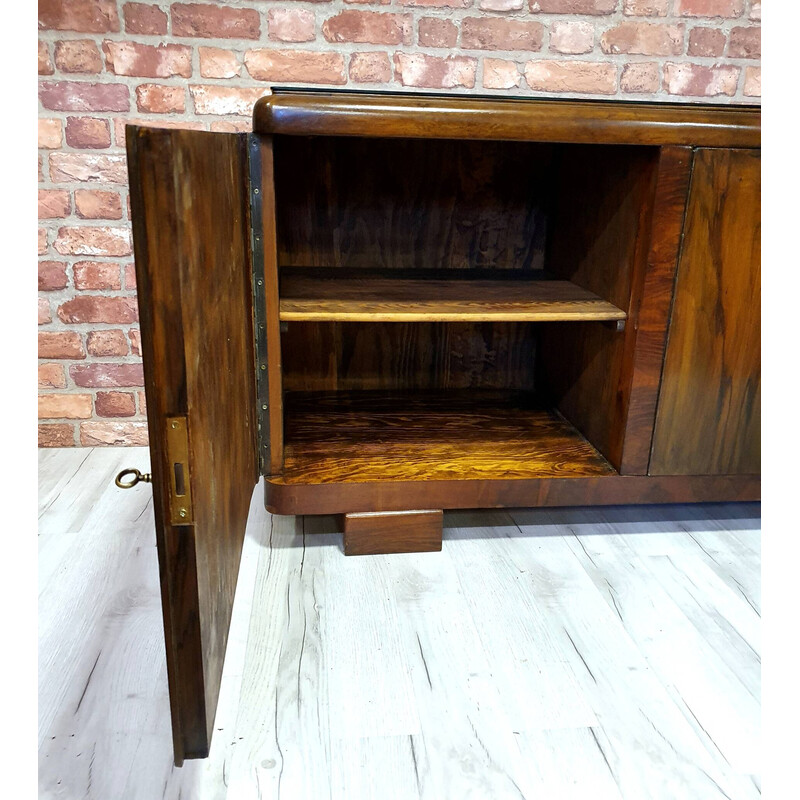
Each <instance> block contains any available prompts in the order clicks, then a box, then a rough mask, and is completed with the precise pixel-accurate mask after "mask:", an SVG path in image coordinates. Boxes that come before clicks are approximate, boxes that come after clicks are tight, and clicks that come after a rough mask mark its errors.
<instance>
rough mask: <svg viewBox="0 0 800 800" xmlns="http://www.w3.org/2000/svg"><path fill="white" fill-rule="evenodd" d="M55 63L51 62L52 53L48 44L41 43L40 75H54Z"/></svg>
mask: <svg viewBox="0 0 800 800" xmlns="http://www.w3.org/2000/svg"><path fill="white" fill-rule="evenodd" d="M53 72H55V70H54V69H53V62H52V61H51V60H50V51H49V50H48V49H47V42H39V74H40V75H52V74H53Z"/></svg>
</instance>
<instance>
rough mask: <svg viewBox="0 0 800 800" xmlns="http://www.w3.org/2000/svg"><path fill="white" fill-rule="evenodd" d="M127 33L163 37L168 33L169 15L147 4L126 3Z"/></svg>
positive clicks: (123, 9) (123, 12)
mask: <svg viewBox="0 0 800 800" xmlns="http://www.w3.org/2000/svg"><path fill="white" fill-rule="evenodd" d="M122 16H123V17H124V19H125V32H126V33H137V34H144V35H147V36H163V35H164V34H165V33H166V32H167V14H166V12H164V11H162V10H161V9H160V8H159V7H158V6H151V5H148V4H147V3H125V5H124V6H122Z"/></svg>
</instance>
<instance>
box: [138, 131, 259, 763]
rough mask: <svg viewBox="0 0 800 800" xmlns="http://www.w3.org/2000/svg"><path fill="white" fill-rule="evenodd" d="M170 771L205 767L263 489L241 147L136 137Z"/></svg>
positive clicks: (189, 138) (196, 136)
mask: <svg viewBox="0 0 800 800" xmlns="http://www.w3.org/2000/svg"><path fill="white" fill-rule="evenodd" d="M127 144H128V165H129V166H128V169H129V176H130V184H131V210H132V217H133V234H134V250H135V256H136V278H137V286H138V294H139V309H140V317H141V329H142V356H143V360H144V377H145V390H146V396H147V420H148V425H149V430H150V450H151V457H152V473H153V504H154V509H155V520H156V541H157V545H158V557H159V571H160V574H161V595H162V604H163V615H164V635H165V639H166V648H167V673H168V679H169V691H170V705H171V710H172V730H173V741H174V747H175V762H176V763H177V764H181V763H182V762H183V759H184V758H196V757H203V756H205V755H207V754H208V747H209V743H210V739H211V730H212V728H213V722H214V714H215V711H216V706H217V697H218V694H219V685H220V679H221V675H222V663H223V660H224V656H225V647H226V644H227V638H228V625H229V623H230V616H231V609H232V605H233V595H234V590H235V588H236V579H237V576H238V571H239V559H240V556H241V548H242V542H243V538H244V531H245V525H246V521H247V515H248V510H249V505H250V498H251V496H252V493H253V487H254V485H255V483H256V481H257V480H258V465H257V444H256V422H255V413H256V408H255V357H254V346H253V332H252V309H251V302H252V292H251V280H252V270H251V266H250V246H249V240H250V222H249V213H248V196H249V193H248V189H247V177H246V176H247V169H246V167H247V148H246V137H245V135H244V134H241V135H238V134H222V133H205V132H197V131H184V130H158V129H149V128H137V127H128V142H127Z"/></svg>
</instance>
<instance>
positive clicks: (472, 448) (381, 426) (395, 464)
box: [273, 391, 616, 484]
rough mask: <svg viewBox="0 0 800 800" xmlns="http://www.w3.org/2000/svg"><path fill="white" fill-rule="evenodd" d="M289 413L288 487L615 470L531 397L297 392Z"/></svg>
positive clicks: (287, 409) (289, 400) (610, 472)
mask: <svg viewBox="0 0 800 800" xmlns="http://www.w3.org/2000/svg"><path fill="white" fill-rule="evenodd" d="M284 413H285V432H286V445H285V450H284V473H283V476H282V479H278V481H277V482H281V483H284V484H300V483H304V484H308V483H359V482H370V481H426V480H472V479H492V478H504V479H517V478H519V479H525V478H576V477H586V476H601V475H614V474H616V472H615V470H614V468H613V467H612V466H611V465H610V464H609V463H608V462H607V461H606V460H605V459H604V458H603V457H602V456H601V455H600V453H598V452H597V450H595V448H594V447H592V445H591V444H589V442H588V441H587V440H586V439H585V438H584V437H583V436H582V435H581V434H580V433H579V432H578V431H577V430H576V429H575V428H574V427H573V426H572V425H570V423H569V422H567V421H566V420H565V419H564V418H563V417H562V416H561V415H560V414H559V413H558V412H557V411H555V410H553V409H552V408H548V407H547V406H545V405H543V404H542V403H541V402H540V401H539V400H538V399H537V398H536V397H535V396H534V395H532V394H529V393H515V394H510V393H508V392H505V393H502V394H501V393H497V392H472V391H464V392H426V393H418V392H415V393H413V394H412V393H409V394H404V393H387V392H288V393H287V394H286V397H285V399H284ZM273 482H275V480H274V479H273Z"/></svg>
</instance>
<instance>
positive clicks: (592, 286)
mask: <svg viewBox="0 0 800 800" xmlns="http://www.w3.org/2000/svg"><path fill="white" fill-rule="evenodd" d="M658 152H659V151H658V150H657V149H655V148H641V147H640V148H631V147H608V148H602V149H599V148H596V147H572V148H569V149H568V150H567V149H564V151H563V153H562V159H561V163H560V165H559V170H558V173H559V184H558V187H557V188H556V189H555V190H554V191H556V192H557V193H558V200H557V204H556V209H555V211H554V216H553V219H552V220H551V224H550V236H549V246H548V250H547V257H546V266H547V269H548V271H550V272H552V273H553V274H554V275H555V276H556V277H558V278H562V279H566V280H570V281H574V282H575V283H576V284H578V285H579V286H583V287H584V288H586V289H588V290H590V291H592V292H594V293H595V294H597V295H599V296H600V297H603V298H605V299H606V300H608V301H610V302H611V303H613V304H614V305H615V306H617V307H619V308H622V309H623V310H625V311H626V312H627V313H628V315H629V316H630V315H631V314H632V312H633V311H634V310H635V309H636V308H637V307H638V303H639V293H640V291H641V283H642V276H643V275H644V272H645V268H646V263H647V243H648V237H649V234H650V220H651V216H652V208H653V198H654V192H655V178H656V167H657V163H658ZM635 335H636V332H635V326H634V325H632V324H628V325H626V327H625V329H624V330H623V331H619V330H617V329H616V327H615V326H613V325H604V324H597V323H577V324H574V325H561V324H558V325H552V324H551V325H543V326H542V327H541V338H540V347H539V351H538V352H539V362H538V363H539V368H540V369H539V372H538V373H537V379H538V380H537V388H538V390H540V391H542V392H549V394H550V398H551V400H552V402H553V403H554V404H555V405H556V406H557V407H558V409H559V411H561V413H562V414H564V416H565V417H566V418H567V419H568V420H569V421H570V422H571V423H572V424H573V425H575V426H576V427H577V428H578V430H580V431H581V432H582V433H583V434H584V436H586V438H587V439H589V441H590V442H592V444H593V445H594V446H595V447H596V448H597V449H598V450H600V452H601V453H603V455H604V456H605V457H606V458H607V459H608V460H609V461H610V462H611V463H612V464H613V465H614V467H615V468H617V469H618V468H619V466H620V463H621V459H622V445H623V440H624V436H625V421H626V418H627V410H628V401H629V397H630V378H631V370H632V365H633V344H634V341H635Z"/></svg>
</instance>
